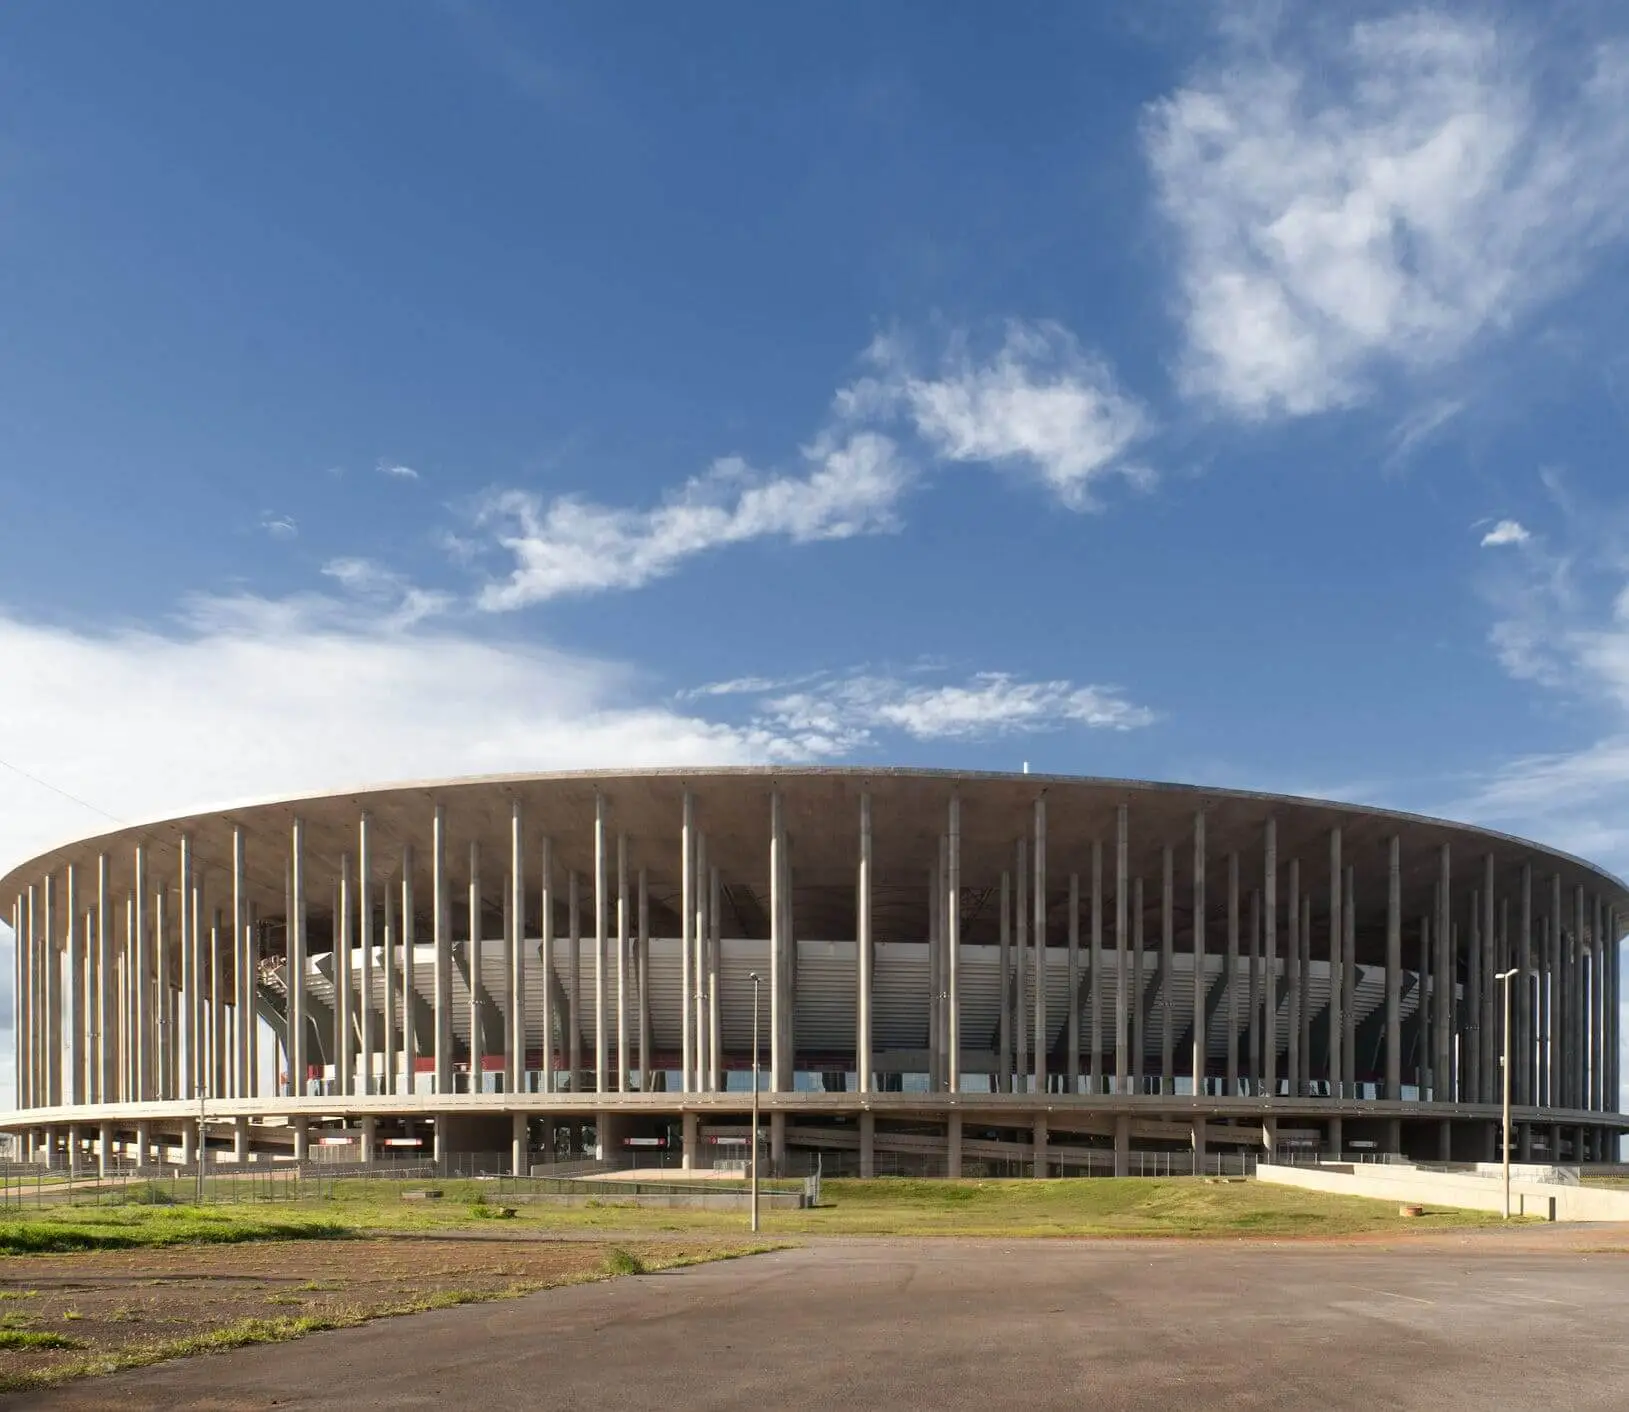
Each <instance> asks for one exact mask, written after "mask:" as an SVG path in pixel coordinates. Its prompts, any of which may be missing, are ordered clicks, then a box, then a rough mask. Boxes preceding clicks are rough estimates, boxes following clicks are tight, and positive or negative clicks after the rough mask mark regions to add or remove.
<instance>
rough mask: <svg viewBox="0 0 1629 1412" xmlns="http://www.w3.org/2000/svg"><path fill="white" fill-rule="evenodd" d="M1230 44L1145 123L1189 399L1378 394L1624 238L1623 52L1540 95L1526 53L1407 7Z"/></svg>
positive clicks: (1248, 405)
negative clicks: (1392, 377) (1174, 265)
mask: <svg viewBox="0 0 1629 1412" xmlns="http://www.w3.org/2000/svg"><path fill="white" fill-rule="evenodd" d="M1309 34H1310V36H1311V37H1310V38H1306V39H1304V40H1298V39H1296V38H1295V37H1294V36H1290V35H1286V34H1282V33H1278V34H1274V35H1273V36H1271V39H1272V42H1271V43H1270V44H1260V45H1259V47H1258V46H1255V45H1251V44H1248V43H1246V44H1240V45H1237V46H1233V47H1230V49H1229V52H1228V54H1227V56H1226V57H1225V58H1224V59H1223V60H1221V61H1220V62H1218V63H1216V64H1215V65H1213V66H1211V67H1208V68H1206V69H1204V70H1202V71H1200V72H1198V73H1197V74H1195V75H1194V76H1193V77H1192V78H1191V80H1190V81H1189V82H1188V83H1187V84H1186V85H1185V86H1184V87H1183V88H1181V89H1180V90H1179V91H1177V92H1176V93H1174V94H1172V95H1171V96H1170V97H1168V98H1166V99H1164V100H1162V101H1161V102H1159V103H1156V104H1155V105H1153V106H1152V108H1151V109H1150V111H1149V113H1148V117H1147V125H1146V132H1145V149H1146V152H1147V156H1148V160H1149V163H1150V166H1151V169H1152V174H1153V177H1154V181H1155V184H1156V188H1157V192H1158V199H1159V203H1160V207H1161V209H1162V210H1163V212H1164V214H1165V217H1166V218H1167V220H1168V221H1169V222H1170V224H1171V227H1172V229H1173V230H1174V232H1175V234H1176V238H1177V246H1178V250H1179V253H1180V260H1181V269H1180V300H1179V308H1180V314H1181V319H1182V324H1183V329H1184V335H1185V349H1184V352H1183V355H1182V360H1181V366H1180V377H1181V385H1182V388H1183V390H1184V391H1185V392H1186V393H1187V394H1188V395H1189V396H1191V397H1194V398H1197V399H1200V400H1203V401H1206V402H1209V403H1212V404H1214V405H1216V406H1218V407H1220V408H1221V409H1223V410H1225V411H1227V412H1229V413H1231V414H1234V415H1237V416H1240V417H1244V418H1248V419H1261V418H1268V417H1275V416H1294V415H1301V414H1306V413H1311V412H1318V411H1323V410H1325V409H1328V408H1332V407H1341V406H1347V405H1351V404H1353V403H1356V402H1359V401H1361V400H1363V399H1365V398H1366V397H1368V396H1369V395H1370V394H1371V393H1372V392H1373V390H1374V387H1375V385H1376V381H1377V379H1379V378H1380V377H1381V376H1382V375H1383V374H1385V373H1387V372H1388V371H1394V370H1400V371H1404V372H1418V371H1420V370H1422V369H1428V368H1435V367H1440V366H1442V365H1444V364H1446V363H1448V362H1449V361H1450V360H1453V359H1455V358H1456V357H1458V356H1459V355H1461V354H1463V353H1464V352H1465V351H1466V350H1467V348H1468V347H1469V346H1470V345H1471V344H1472V343H1473V342H1474V341H1475V340H1477V339H1478V338H1479V337H1481V336H1483V335H1485V334H1488V333H1490V332H1493V331H1497V330H1500V329H1504V328H1507V327H1509V326H1510V325H1511V324H1512V323H1513V322H1514V321H1515V320H1516V319H1517V318H1519V317H1520V316H1521V315H1522V314H1524V313H1526V312H1528V311H1529V310H1531V309H1532V308H1533V307H1534V306H1535V305H1537V304H1539V303H1541V302H1542V301H1544V300H1546V299H1548V298H1550V297H1552V296H1553V295H1555V294H1556V293H1557V292H1558V291H1561V290H1563V289H1565V288H1567V287H1568V286H1569V285H1571V284H1572V283H1573V282H1574V281H1575V280H1576V278H1577V277H1578V276H1579V274H1580V273H1581V272H1582V271H1583V270H1584V269H1585V268H1587V267H1588V265H1589V264H1590V263H1591V261H1592V259H1593V258H1594V257H1595V256H1597V255H1598V253H1599V251H1600V250H1601V248H1602V247H1603V246H1605V245H1607V244H1609V243H1611V242H1614V241H1617V240H1619V239H1620V238H1621V237H1622V236H1623V234H1624V231H1625V228H1626V224H1629V49H1626V47H1625V46H1623V45H1621V44H1607V45H1601V46H1599V47H1597V48H1595V49H1593V50H1592V51H1591V52H1589V53H1588V54H1587V55H1586V56H1584V57H1583V58H1582V59H1581V60H1579V61H1577V62H1575V63H1574V64H1573V65H1572V67H1571V71H1570V72H1566V73H1564V74H1561V75H1559V82H1555V83H1550V84H1541V82H1540V78H1539V72H1538V70H1539V66H1538V64H1537V62H1536V61H1535V60H1534V59H1533V57H1532V54H1531V46H1530V45H1528V44H1527V43H1525V42H1524V39H1523V37H1521V36H1514V35H1507V34H1504V33H1501V31H1500V30H1498V29H1497V28H1495V27H1494V25H1493V24H1492V23H1490V22H1488V21H1486V20H1484V19H1482V18H1480V17H1477V16H1474V15H1465V14H1460V15H1445V14H1442V13H1437V12H1433V11H1430V10H1416V11H1412V12H1409V13H1407V14H1404V15H1400V16H1396V17H1393V18H1388V19H1382V20H1376V21H1364V22H1361V23H1358V24H1354V25H1352V26H1350V27H1349V28H1346V29H1343V30H1340V31H1338V32H1337V33H1336V34H1335V36H1334V39H1333V42H1331V38H1330V30H1329V29H1328V27H1327V26H1324V25H1322V24H1314V25H1312V26H1310V27H1309Z"/></svg>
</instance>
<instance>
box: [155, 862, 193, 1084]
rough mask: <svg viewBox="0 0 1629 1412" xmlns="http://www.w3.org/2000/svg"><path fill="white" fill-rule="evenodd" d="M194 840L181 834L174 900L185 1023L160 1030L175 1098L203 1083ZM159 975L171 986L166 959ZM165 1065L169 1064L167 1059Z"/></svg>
mask: <svg viewBox="0 0 1629 1412" xmlns="http://www.w3.org/2000/svg"><path fill="white" fill-rule="evenodd" d="M192 886H193V876H192V840H191V838H189V837H188V836H187V835H186V834H182V835H181V843H180V873H179V876H178V877H177V879H176V889H175V901H176V912H177V913H178V914H179V915H178V917H177V919H176V946H177V952H178V956H177V960H178V961H179V963H180V964H179V966H178V973H179V977H180V988H181V992H182V999H183V1002H184V1003H183V1005H182V1009H181V1019H182V1023H181V1025H180V1027H179V1031H178V1032H175V1033H166V1032H165V1025H164V1023H163V1022H161V1023H160V1033H161V1034H164V1040H165V1044H164V1048H165V1051H166V1054H167V1055H168V1054H169V1053H170V1052H172V1051H173V1053H174V1055H175V1060H174V1062H175V1064H176V1078H177V1086H176V1088H175V1090H173V1091H172V1092H171V1095H170V1096H172V1097H175V1098H191V1097H192V1096H193V1094H195V1093H197V1092H198V1088H199V1086H200V1085H201V1084H202V1083H203V1077H204V1066H203V1062H202V1059H203V1056H202V1055H201V1054H200V1053H199V1050H200V1048H201V1046H200V1044H199V1039H200V1037H201V1034H202V1031H201V1029H200V1027H199V1025H198V1017H199V1014H200V1013H201V1012H200V1010H199V1007H198V960H197V949H198V938H197V935H196V933H195V931H194V928H193V916H192ZM162 906H163V903H162V900H161V899H160V900H158V901H157V903H156V905H155V909H154V914H153V915H154V919H155V923H156V925H157V930H158V934H159V937H160V941H159V956H160V958H163V956H164V953H165V951H166V950H167V949H168V946H169V938H168V937H167V936H166V935H165V928H164V924H163V923H162V922H159V921H157V918H158V917H159V916H161V915H162V913H161V911H160V910H159V909H160V908H162ZM159 969H160V974H161V975H162V976H163V977H164V981H163V986H164V987H165V988H166V989H167V988H168V986H169V979H168V977H169V966H168V965H167V964H166V963H165V961H164V960H163V959H160V962H159ZM183 1048H184V1049H185V1050H186V1055H185V1062H184V1063H183V1062H181V1051H182V1049H183ZM165 1067H168V1061H167V1062H166V1065H165Z"/></svg>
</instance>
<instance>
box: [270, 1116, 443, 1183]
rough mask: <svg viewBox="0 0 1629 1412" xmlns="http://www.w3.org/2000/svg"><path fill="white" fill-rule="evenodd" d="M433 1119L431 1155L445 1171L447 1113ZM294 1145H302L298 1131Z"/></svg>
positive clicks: (296, 1148)
mask: <svg viewBox="0 0 1629 1412" xmlns="http://www.w3.org/2000/svg"><path fill="white" fill-rule="evenodd" d="M432 1121H433V1122H434V1124H435V1129H434V1132H433V1135H432V1137H431V1147H430V1157H431V1160H432V1161H434V1162H435V1164H436V1167H437V1169H438V1170H440V1171H443V1172H444V1171H445V1170H446V1161H447V1115H446V1114H445V1113H438V1114H436V1116H435V1118H434V1119H432ZM294 1146H295V1151H296V1152H298V1151H299V1147H300V1134H299V1133H298V1132H296V1133H295V1134H294Z"/></svg>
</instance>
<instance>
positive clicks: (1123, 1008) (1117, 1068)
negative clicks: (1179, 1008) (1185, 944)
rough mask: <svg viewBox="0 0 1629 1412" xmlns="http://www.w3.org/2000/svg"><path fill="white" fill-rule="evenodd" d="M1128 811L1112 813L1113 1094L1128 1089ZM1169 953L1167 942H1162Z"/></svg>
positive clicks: (1164, 975)
mask: <svg viewBox="0 0 1629 1412" xmlns="http://www.w3.org/2000/svg"><path fill="white" fill-rule="evenodd" d="M1129 888H1131V809H1129V808H1127V806H1126V805H1119V806H1117V808H1116V809H1114V1093H1117V1094H1124V1093H1126V1091H1127V1090H1129V1088H1131V1083H1129V1080H1131V1054H1127V1044H1126V1039H1127V1033H1129V1024H1131V985H1129V982H1131V977H1129V976H1127V974H1126V943H1127V941H1131V928H1129V925H1127V922H1129V917H1127V904H1129V902H1131V897H1129V891H1127V889H1129ZM1165 919H1166V933H1168V935H1170V925H1171V909H1170V907H1166V909H1165ZM1166 951H1170V941H1166ZM1161 967H1170V959H1168V958H1161ZM1170 974H1171V972H1170V969H1161V974H1160V987H1161V992H1160V993H1161V998H1165V997H1166V993H1168V985H1170ZM1163 1010H1165V1016H1166V1018H1165V1034H1166V1036H1170V1033H1171V1020H1170V1015H1171V1011H1170V1006H1168V1005H1166V1006H1163ZM1170 1078H1171V1039H1170V1037H1166V1041H1165V1080H1170Z"/></svg>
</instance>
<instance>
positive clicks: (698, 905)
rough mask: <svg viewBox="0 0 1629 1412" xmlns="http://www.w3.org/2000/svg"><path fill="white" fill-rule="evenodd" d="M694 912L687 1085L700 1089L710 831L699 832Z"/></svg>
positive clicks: (704, 1054) (704, 1062)
mask: <svg viewBox="0 0 1629 1412" xmlns="http://www.w3.org/2000/svg"><path fill="white" fill-rule="evenodd" d="M693 866H694V868H695V892H694V897H695V904H694V905H695V916H694V918H693V927H692V931H691V935H692V937H693V938H694V940H693V941H692V943H691V955H690V975H691V978H692V979H693V980H694V981H695V986H694V988H693V989H692V990H691V992H690V1030H691V1033H692V1034H693V1035H694V1036H695V1047H694V1051H693V1052H694V1054H695V1060H696V1067H695V1072H694V1073H693V1074H692V1075H691V1076H690V1078H689V1079H688V1080H687V1081H686V1084H685V1087H687V1088H690V1089H693V1090H695V1091H696V1092H697V1093H702V1092H705V1091H706V1088H707V835H706V834H705V833H702V832H700V831H698V832H697V834H696V851H695V854H694V864H693Z"/></svg>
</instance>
